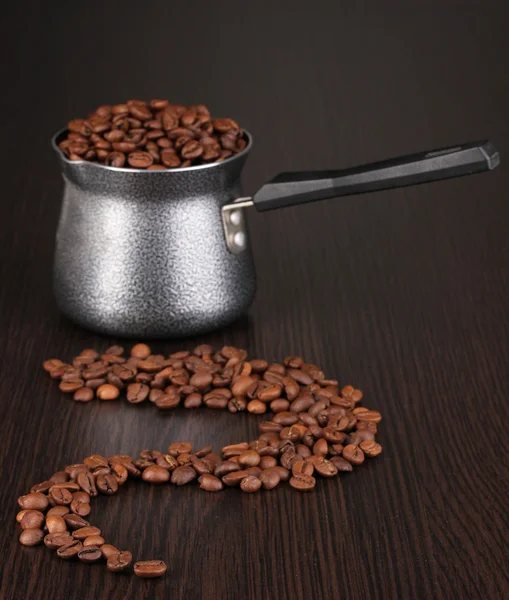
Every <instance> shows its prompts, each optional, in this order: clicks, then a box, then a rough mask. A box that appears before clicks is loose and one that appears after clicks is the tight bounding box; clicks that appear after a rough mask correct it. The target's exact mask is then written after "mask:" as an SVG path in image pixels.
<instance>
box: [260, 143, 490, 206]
mask: <svg viewBox="0 0 509 600" xmlns="http://www.w3.org/2000/svg"><path fill="white" fill-rule="evenodd" d="M499 163H500V156H499V153H498V151H497V149H496V148H495V146H494V145H493V144H492V143H491V142H474V143H471V144H462V145H461V146H454V147H449V148H443V149H441V150H433V151H431V152H419V153H418V154H410V155H408V156H401V157H399V158H392V159H390V160H385V161H382V162H377V163H372V164H369V165H364V166H362V167H354V168H351V169H344V170H340V171H299V172H295V173H280V174H279V175H277V177H275V178H274V179H273V180H272V181H269V182H268V183H266V184H265V185H264V186H263V187H261V188H260V189H259V190H258V192H256V194H255V195H254V196H253V203H254V205H255V207H256V208H257V209H258V210H259V211H263V210H272V209H274V208H283V207H284V206H292V205H295V204H304V203H306V202H313V201H315V200H325V199H326V198H334V197H336V196H350V195H352V194H362V193H363V192H375V191H378V190H388V189H391V188H396V187H404V186H408V185H415V184H418V183H426V182H429V181H439V180H440V179H449V178H451V177H460V176H462V175H470V174H472V173H479V172H481V171H488V170H490V171H491V170H492V169H494V168H495V167H497V166H498V164H499Z"/></svg>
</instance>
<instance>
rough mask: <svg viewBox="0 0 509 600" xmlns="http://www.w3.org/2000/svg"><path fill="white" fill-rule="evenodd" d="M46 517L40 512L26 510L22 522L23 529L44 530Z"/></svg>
mask: <svg viewBox="0 0 509 600" xmlns="http://www.w3.org/2000/svg"><path fill="white" fill-rule="evenodd" d="M44 519H45V517H44V515H43V514H42V512H41V511H40V510H26V511H25V512H24V514H23V517H22V519H21V521H20V525H21V528H22V529H42V526H43V524H44Z"/></svg>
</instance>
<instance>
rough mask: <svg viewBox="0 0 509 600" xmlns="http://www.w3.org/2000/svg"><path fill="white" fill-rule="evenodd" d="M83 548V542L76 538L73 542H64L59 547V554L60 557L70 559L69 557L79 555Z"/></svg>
mask: <svg viewBox="0 0 509 600" xmlns="http://www.w3.org/2000/svg"><path fill="white" fill-rule="evenodd" d="M82 549H83V544H82V543H81V542H80V541H79V540H76V539H74V540H73V541H72V542H69V543H68V544H64V545H63V546H60V547H59V548H58V549H57V555H58V556H59V557H60V558H63V559H65V560H69V559H71V558H74V557H75V556H77V555H78V553H79V552H81V550H82Z"/></svg>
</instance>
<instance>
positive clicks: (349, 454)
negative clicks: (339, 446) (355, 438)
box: [343, 444, 364, 465]
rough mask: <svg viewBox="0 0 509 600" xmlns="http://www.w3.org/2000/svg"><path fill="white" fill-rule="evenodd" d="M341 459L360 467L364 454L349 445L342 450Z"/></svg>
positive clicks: (356, 447)
mask: <svg viewBox="0 0 509 600" xmlns="http://www.w3.org/2000/svg"><path fill="white" fill-rule="evenodd" d="M343 458H344V459H345V460H347V461H348V462H349V463H352V465H360V464H362V463H363V462H364V452H363V451H362V450H361V449H360V448H359V447H358V446H354V445H353V444H349V445H348V446H345V447H344V448H343Z"/></svg>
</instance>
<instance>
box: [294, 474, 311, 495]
mask: <svg viewBox="0 0 509 600" xmlns="http://www.w3.org/2000/svg"><path fill="white" fill-rule="evenodd" d="M290 485H291V486H292V487H293V488H294V489H295V490H298V491H299V492H309V491H311V490H312V489H314V487H315V485H316V479H315V478H314V477H312V476H311V475H298V476H295V475H294V476H293V477H292V478H291V479H290Z"/></svg>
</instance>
